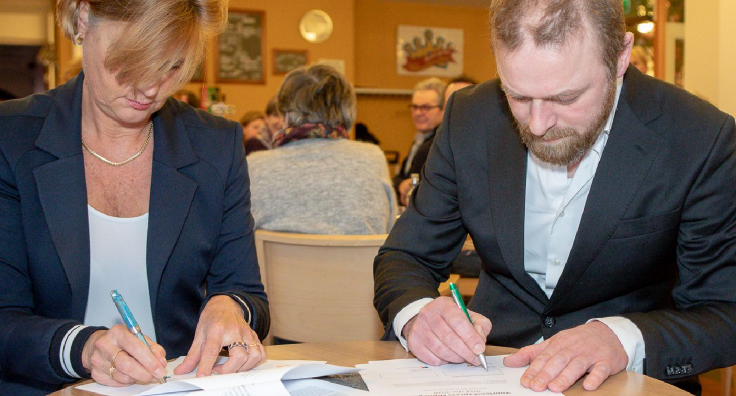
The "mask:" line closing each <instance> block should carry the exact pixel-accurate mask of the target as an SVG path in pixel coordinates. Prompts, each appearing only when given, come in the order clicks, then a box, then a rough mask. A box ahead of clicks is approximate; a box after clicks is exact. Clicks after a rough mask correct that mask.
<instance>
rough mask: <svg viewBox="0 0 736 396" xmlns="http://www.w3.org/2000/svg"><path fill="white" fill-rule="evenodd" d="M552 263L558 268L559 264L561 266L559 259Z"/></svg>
mask: <svg viewBox="0 0 736 396" xmlns="http://www.w3.org/2000/svg"><path fill="white" fill-rule="evenodd" d="M552 263H553V264H554V265H556V266H559V265H560V264H562V260H560V259H559V258H556V259H555V260H554V261H553V262H552Z"/></svg>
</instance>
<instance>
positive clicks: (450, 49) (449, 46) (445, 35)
mask: <svg viewBox="0 0 736 396" xmlns="http://www.w3.org/2000/svg"><path fill="white" fill-rule="evenodd" d="M464 45H465V44H464V37H463V30H462V29H448V28H437V27H429V26H404V25H399V27H398V31H397V34H396V54H397V57H396V74H398V75H401V76H439V77H455V76H458V75H460V74H462V73H463V48H464Z"/></svg>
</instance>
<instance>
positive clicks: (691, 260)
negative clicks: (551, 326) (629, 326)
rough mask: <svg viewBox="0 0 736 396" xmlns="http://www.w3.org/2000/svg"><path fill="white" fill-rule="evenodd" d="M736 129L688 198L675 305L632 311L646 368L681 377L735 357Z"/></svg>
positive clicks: (726, 126) (728, 124)
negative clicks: (634, 312) (639, 331)
mask: <svg viewBox="0 0 736 396" xmlns="http://www.w3.org/2000/svg"><path fill="white" fill-rule="evenodd" d="M735 193H736V128H735V127H734V119H733V118H732V117H730V116H729V117H727V119H726V121H725V123H723V125H722V127H721V130H720V132H719V134H718V136H717V138H716V139H715V141H714V143H713V145H712V147H711V150H710V152H709V153H708V156H707V159H706V160H705V162H704V165H703V168H702V169H701V171H700V172H699V176H698V177H697V179H696V181H695V183H694V185H693V186H692V188H691V189H690V192H689V194H688V196H687V198H686V200H685V204H684V207H683V212H682V218H681V222H680V229H679V236H678V241H677V261H678V268H679V279H678V282H677V284H676V285H675V288H674V289H673V291H672V298H673V300H674V303H675V307H676V309H668V310H659V311H653V312H647V313H636V314H625V315H622V316H624V317H627V318H629V319H630V320H631V321H632V322H634V324H636V325H637V326H638V327H639V329H640V330H641V332H642V335H643V336H644V343H645V353H646V363H645V374H647V375H650V376H652V377H655V378H660V379H669V380H674V379H678V378H682V377H686V376H689V375H693V374H696V373H701V372H705V371H708V370H711V369H713V368H718V367H726V366H730V365H733V364H735V363H736V352H735V351H736V349H734V346H733V342H734V340H736V287H735V286H734V280H735V279H736V204H734V195H735Z"/></svg>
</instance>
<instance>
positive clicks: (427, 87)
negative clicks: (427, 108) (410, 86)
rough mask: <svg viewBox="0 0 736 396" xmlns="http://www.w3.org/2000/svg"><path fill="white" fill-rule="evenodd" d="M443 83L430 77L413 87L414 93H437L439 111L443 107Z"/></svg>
mask: <svg viewBox="0 0 736 396" xmlns="http://www.w3.org/2000/svg"><path fill="white" fill-rule="evenodd" d="M445 87H446V85H445V83H443V82H442V80H440V79H439V78H437V77H430V78H428V79H426V80H422V81H420V82H419V83H418V84H417V85H416V86H415V87H414V92H417V91H435V92H437V105H439V106H440V109H441V108H443V107H444V106H445V103H444V98H445Z"/></svg>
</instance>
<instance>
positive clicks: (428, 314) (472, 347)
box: [401, 297, 492, 366]
mask: <svg viewBox="0 0 736 396" xmlns="http://www.w3.org/2000/svg"><path fill="white" fill-rule="evenodd" d="M468 314H469V315H470V317H471V318H472V321H470V320H468V315H466V314H465V313H464V312H463V310H462V309H458V305H457V303H455V302H454V301H453V299H451V298H448V297H438V298H435V299H434V300H432V301H431V302H429V303H427V304H426V305H424V306H423V307H422V308H421V309H420V310H419V313H418V314H417V315H416V316H414V317H413V318H411V319H410V320H409V321H408V322H406V324H405V325H404V326H403V327H402V329H401V334H402V335H403V336H404V338H405V339H406V343H407V346H408V348H409V350H410V351H411V352H412V353H413V354H414V356H416V357H417V358H418V359H419V360H421V361H423V362H424V363H427V364H430V365H433V366H438V365H441V364H447V363H462V362H468V363H470V364H475V365H480V364H482V362H483V359H479V357H478V355H479V354H481V353H483V352H484V351H485V347H486V338H487V336H488V334H489V333H490V332H491V327H492V324H491V321H490V320H489V319H488V318H486V317H485V316H483V315H481V314H478V313H476V312H468Z"/></svg>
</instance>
